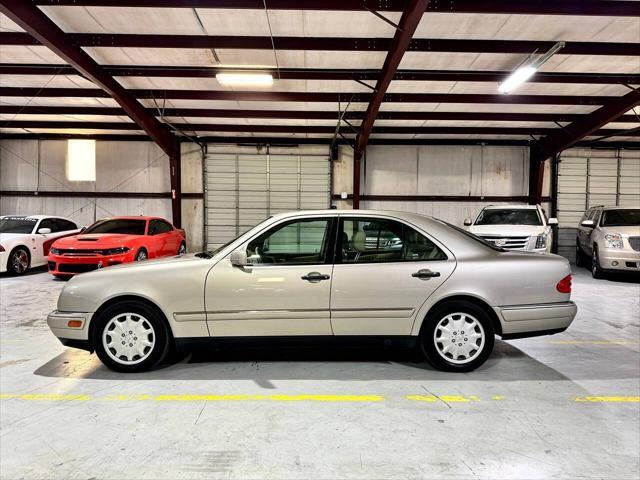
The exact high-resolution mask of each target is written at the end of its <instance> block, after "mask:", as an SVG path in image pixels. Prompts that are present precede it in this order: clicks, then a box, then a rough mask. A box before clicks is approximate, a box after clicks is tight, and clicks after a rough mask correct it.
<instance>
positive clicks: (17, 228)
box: [0, 217, 38, 233]
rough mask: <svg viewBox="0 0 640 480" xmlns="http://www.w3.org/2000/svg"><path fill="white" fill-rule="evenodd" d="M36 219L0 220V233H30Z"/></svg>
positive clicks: (7, 218) (15, 218)
mask: <svg viewBox="0 0 640 480" xmlns="http://www.w3.org/2000/svg"><path fill="white" fill-rule="evenodd" d="M36 223H38V220H37V219H36V218H27V217H4V218H0V233H31V232H33V227H35V226H36Z"/></svg>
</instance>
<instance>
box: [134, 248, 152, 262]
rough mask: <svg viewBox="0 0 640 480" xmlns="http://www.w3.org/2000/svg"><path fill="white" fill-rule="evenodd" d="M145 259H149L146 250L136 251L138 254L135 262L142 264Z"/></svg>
mask: <svg viewBox="0 0 640 480" xmlns="http://www.w3.org/2000/svg"><path fill="white" fill-rule="evenodd" d="M147 258H149V255H148V254H147V250H146V249H144V248H141V249H140V250H138V253H136V256H135V258H134V261H135V262H143V261H145V260H146V259H147Z"/></svg>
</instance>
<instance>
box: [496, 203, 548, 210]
mask: <svg viewBox="0 0 640 480" xmlns="http://www.w3.org/2000/svg"><path fill="white" fill-rule="evenodd" d="M497 208H512V209H514V210H535V209H537V208H538V205H510V204H504V205H487V206H486V207H484V210H493V209H497Z"/></svg>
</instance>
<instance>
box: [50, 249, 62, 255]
mask: <svg viewBox="0 0 640 480" xmlns="http://www.w3.org/2000/svg"><path fill="white" fill-rule="evenodd" d="M49 253H53V254H54V255H60V249H59V248H51V249H49Z"/></svg>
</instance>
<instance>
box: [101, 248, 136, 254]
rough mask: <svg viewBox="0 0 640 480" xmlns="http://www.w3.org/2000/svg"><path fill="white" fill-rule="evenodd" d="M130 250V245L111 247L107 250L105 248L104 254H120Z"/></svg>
mask: <svg viewBox="0 0 640 480" xmlns="http://www.w3.org/2000/svg"><path fill="white" fill-rule="evenodd" d="M128 251H129V248H128V247H118V248H109V249H107V250H103V251H102V254H103V255H120V254H122V253H127V252H128Z"/></svg>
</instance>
